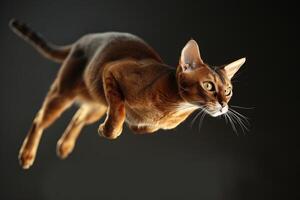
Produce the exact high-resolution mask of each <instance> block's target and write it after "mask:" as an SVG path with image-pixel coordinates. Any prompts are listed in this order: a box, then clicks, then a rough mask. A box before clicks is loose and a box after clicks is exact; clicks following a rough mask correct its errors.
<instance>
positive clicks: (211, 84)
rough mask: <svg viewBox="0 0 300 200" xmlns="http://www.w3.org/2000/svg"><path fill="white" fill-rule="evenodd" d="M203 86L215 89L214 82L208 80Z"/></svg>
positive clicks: (209, 89)
mask: <svg viewBox="0 0 300 200" xmlns="http://www.w3.org/2000/svg"><path fill="white" fill-rule="evenodd" d="M203 88H204V89H205V90H207V91H215V86H214V84H213V83H212V82H210V81H206V82H204V83H203Z"/></svg>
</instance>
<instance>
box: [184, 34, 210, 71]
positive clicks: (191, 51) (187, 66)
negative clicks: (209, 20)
mask: <svg viewBox="0 0 300 200" xmlns="http://www.w3.org/2000/svg"><path fill="white" fill-rule="evenodd" d="M203 64H204V63H203V61H202V59H201V56H200V51H199V46H198V44H197V42H196V41H195V40H190V41H189V42H188V43H187V44H186V45H185V46H184V48H183V49H182V51H181V56H180V60H179V65H180V66H181V68H182V71H183V72H186V71H192V70H194V69H196V68H198V67H200V66H203Z"/></svg>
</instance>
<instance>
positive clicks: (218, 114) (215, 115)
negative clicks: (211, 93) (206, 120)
mask: <svg viewBox="0 0 300 200" xmlns="http://www.w3.org/2000/svg"><path fill="white" fill-rule="evenodd" d="M226 112H227V110H226V111H223V112H222V111H216V112H209V111H207V113H208V114H209V115H210V116H212V117H218V116H221V115H223V114H225V113H226Z"/></svg>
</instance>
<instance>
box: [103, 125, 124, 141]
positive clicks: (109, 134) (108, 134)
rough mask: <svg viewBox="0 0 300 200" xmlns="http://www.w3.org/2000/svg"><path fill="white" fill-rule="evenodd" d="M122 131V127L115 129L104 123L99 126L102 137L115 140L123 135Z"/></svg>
mask: <svg viewBox="0 0 300 200" xmlns="http://www.w3.org/2000/svg"><path fill="white" fill-rule="evenodd" d="M122 130H123V129H122V126H121V127H120V128H114V127H113V126H110V125H106V123H103V124H101V125H100V126H99V129H98V133H99V135H100V136H102V137H105V138H107V139H111V140H114V139H116V138H117V137H119V135H121V133H122Z"/></svg>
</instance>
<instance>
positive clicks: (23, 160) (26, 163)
mask: <svg viewBox="0 0 300 200" xmlns="http://www.w3.org/2000/svg"><path fill="white" fill-rule="evenodd" d="M34 159H35V153H33V152H32V151H31V150H28V149H22V150H21V151H20V153H19V162H20V165H21V167H22V168H23V169H29V168H30V167H31V165H32V164H33V162H34Z"/></svg>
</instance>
